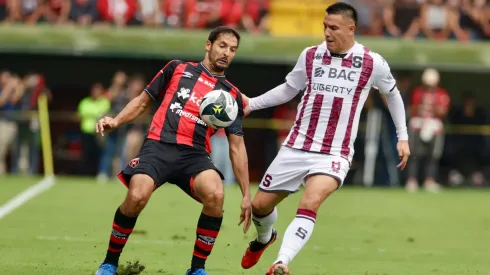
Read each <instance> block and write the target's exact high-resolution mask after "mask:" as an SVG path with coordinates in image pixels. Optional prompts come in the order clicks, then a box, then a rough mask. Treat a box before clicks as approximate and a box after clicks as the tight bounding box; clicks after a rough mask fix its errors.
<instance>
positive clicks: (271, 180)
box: [259, 146, 308, 193]
mask: <svg viewBox="0 0 490 275" xmlns="http://www.w3.org/2000/svg"><path fill="white" fill-rule="evenodd" d="M307 157H308V156H307V155H305V152H304V151H300V150H296V149H292V148H289V147H284V146H283V147H282V148H281V150H280V151H279V153H278V154H277V156H276V157H275V158H274V160H273V161H272V163H271V165H270V166H269V167H268V168H267V171H266V172H265V174H264V176H263V178H262V181H261V182H260V185H259V190H261V191H262V192H265V193H278V192H283V193H295V192H297V191H299V189H300V187H301V185H302V183H303V179H304V178H305V176H306V174H307V172H308V169H307V166H306V165H305V163H306V161H307V159H306V158H307Z"/></svg>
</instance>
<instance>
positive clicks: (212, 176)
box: [194, 170, 225, 213]
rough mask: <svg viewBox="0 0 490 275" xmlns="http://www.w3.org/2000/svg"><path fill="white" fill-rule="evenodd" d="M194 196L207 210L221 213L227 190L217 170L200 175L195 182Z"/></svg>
mask: <svg viewBox="0 0 490 275" xmlns="http://www.w3.org/2000/svg"><path fill="white" fill-rule="evenodd" d="M194 194H195V196H196V197H197V198H198V199H199V200H200V201H201V202H202V204H203V205H204V207H205V208H207V209H210V210H211V209H212V210H213V212H217V213H218V212H221V211H222V209H223V203H224V200H225V190H224V186H223V183H222V181H221V178H220V177H219V175H218V173H217V172H216V171H215V170H206V171H203V172H201V173H199V174H198V175H197V176H196V178H195V180H194Z"/></svg>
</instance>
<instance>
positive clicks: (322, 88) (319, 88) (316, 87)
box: [311, 83, 354, 95]
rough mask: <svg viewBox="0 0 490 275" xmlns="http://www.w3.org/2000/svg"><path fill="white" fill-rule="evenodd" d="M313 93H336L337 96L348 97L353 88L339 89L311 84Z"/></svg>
mask: <svg viewBox="0 0 490 275" xmlns="http://www.w3.org/2000/svg"><path fill="white" fill-rule="evenodd" d="M311 89H312V90H313V91H319V92H327V93H337V94H348V95H350V94H351V93H352V91H353V90H354V89H353V88H346V87H340V86H335V85H328V84H327V85H325V84H323V83H313V84H312V85H311Z"/></svg>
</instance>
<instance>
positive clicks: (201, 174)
mask: <svg viewBox="0 0 490 275" xmlns="http://www.w3.org/2000/svg"><path fill="white" fill-rule="evenodd" d="M183 156H184V157H183V161H182V162H181V163H180V167H179V169H178V172H176V173H175V176H174V177H173V178H172V179H171V180H170V182H171V183H173V184H175V185H177V186H178V187H179V188H180V189H182V190H183V191H184V192H185V193H187V194H188V195H189V196H191V197H192V198H194V199H195V200H197V201H199V202H201V203H205V204H206V203H211V202H212V201H219V200H223V197H224V186H223V181H222V180H223V175H222V174H221V172H220V171H219V170H218V168H216V166H215V165H214V163H213V162H212V161H211V159H210V158H209V155H207V154H206V153H205V152H195V151H194V150H191V151H189V152H185V151H184V152H183Z"/></svg>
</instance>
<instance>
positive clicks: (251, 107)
mask: <svg viewBox="0 0 490 275" xmlns="http://www.w3.org/2000/svg"><path fill="white" fill-rule="evenodd" d="M310 48H311V47H310ZM310 48H306V49H304V50H303V52H301V54H300V55H299V57H298V61H297V62H296V65H295V66H294V68H293V70H292V71H291V72H289V74H288V75H287V76H286V82H285V83H284V84H281V85H279V86H277V87H275V88H274V89H272V90H270V91H268V92H267V93H265V94H263V95H261V96H258V97H254V98H250V99H249V102H248V105H247V107H246V110H245V115H248V114H249V113H250V112H252V111H255V110H260V109H265V108H269V107H274V106H277V105H281V104H284V103H286V102H288V101H290V100H291V99H293V98H294V97H295V96H296V95H298V93H299V92H300V91H301V90H303V89H304V88H305V87H306V82H307V81H308V78H307V75H306V55H307V52H308V50H310Z"/></svg>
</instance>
